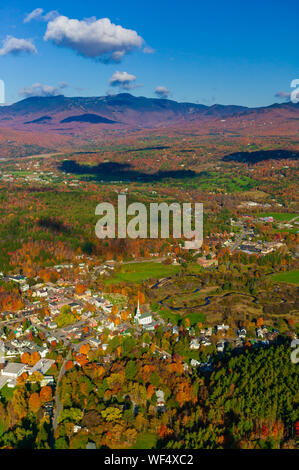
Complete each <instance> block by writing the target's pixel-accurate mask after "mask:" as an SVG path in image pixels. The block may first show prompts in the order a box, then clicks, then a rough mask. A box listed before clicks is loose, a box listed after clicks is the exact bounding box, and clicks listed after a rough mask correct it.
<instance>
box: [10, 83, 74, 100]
mask: <svg viewBox="0 0 299 470" xmlns="http://www.w3.org/2000/svg"><path fill="white" fill-rule="evenodd" d="M67 86H68V84H67V83H64V82H63V83H59V84H58V85H57V86H56V87H55V86H51V85H42V84H41V83H34V84H33V85H31V86H30V87H27V88H23V89H22V90H20V91H19V95H20V96H23V97H24V98H30V97H31V96H57V95H61V91H62V90H63V89H64V88H66V87H67Z"/></svg>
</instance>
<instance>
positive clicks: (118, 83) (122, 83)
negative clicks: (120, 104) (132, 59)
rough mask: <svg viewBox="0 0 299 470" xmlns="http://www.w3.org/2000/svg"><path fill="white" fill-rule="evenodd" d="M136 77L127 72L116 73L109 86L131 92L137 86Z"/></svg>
mask: <svg viewBox="0 0 299 470" xmlns="http://www.w3.org/2000/svg"><path fill="white" fill-rule="evenodd" d="M135 80H136V77H135V75H132V74H130V73H127V72H114V74H113V75H112V77H111V78H110V80H109V85H110V86H113V87H118V88H122V89H123V90H131V89H132V88H135V87H136V86H137V85H136V84H134V83H133V82H135Z"/></svg>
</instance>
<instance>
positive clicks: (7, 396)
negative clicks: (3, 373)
mask: <svg viewBox="0 0 299 470" xmlns="http://www.w3.org/2000/svg"><path fill="white" fill-rule="evenodd" d="M13 392H14V389H13V388H10V387H8V386H7V385H4V387H2V388H1V390H0V396H1V397H2V398H4V400H5V401H6V402H8V401H10V400H11V399H12V396H13Z"/></svg>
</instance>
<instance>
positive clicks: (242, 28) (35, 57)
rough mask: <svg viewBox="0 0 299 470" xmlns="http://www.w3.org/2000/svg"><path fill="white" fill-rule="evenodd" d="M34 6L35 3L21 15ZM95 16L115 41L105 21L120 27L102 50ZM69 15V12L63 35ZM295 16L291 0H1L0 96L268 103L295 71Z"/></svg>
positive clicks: (298, 71)
mask: <svg viewBox="0 0 299 470" xmlns="http://www.w3.org/2000/svg"><path fill="white" fill-rule="evenodd" d="M37 8H39V9H43V12H42V13H40V14H39V15H38V14H37V13H36V17H35V18H33V19H31V20H30V21H27V22H25V23H24V19H25V17H26V15H28V14H29V13H31V12H32V11H34V10H36V9H37ZM55 10H56V13H51V14H50V15H48V13H49V12H53V11H55ZM47 15H48V16H47ZM59 15H61V16H63V17H65V19H64V20H63V21H61V22H59V21H60V20H59ZM33 16H34V15H33ZM87 18H89V20H87V21H85V20H86V19H87ZM102 18H109V20H110V22H111V23H112V25H111V24H110V23H109V24H108V29H109V32H111V33H112V36H113V35H114V34H116V36H115V38H116V43H117V41H118V39H117V37H118V36H117V34H118V33H116V29H115V26H114V25H120V27H121V40H120V43H119V44H118V43H117V44H116V45H115V38H114V37H113V38H112V39H111V44H114V45H113V46H111V50H110V49H109V47H110V46H109V44H108V45H107V43H106V44H105V45H104V46H103V42H101V41H102V39H101V38H97V31H99V29H98V28H100V27H101V26H100V23H96V21H98V20H101V19H102ZM70 19H76V20H78V22H77V23H76V24H75V26H74V28H77V30H78V31H77V30H75V29H74V31H73V32H72V37H70V33H69V27H70V24H71V23H70ZM58 20H59V21H58ZM51 22H52V23H53V24H52V25H50V23H51ZM298 24H299V3H298V1H297V0H296V1H295V0H294V1H293V0H286V1H280V0H269V1H268V0H259V1H257V0H251V1H250V2H249V1H245V0H243V1H240V0H239V1H234V0H228V1H224V0H214V1H213V2H206V1H202V0H185V1H178V0H172V1H171V0H160V1H156V0H151V1H150V2H148V1H147V2H145V1H141V0H139V1H135V0H127V1H125V2H124V1H119V0H114V1H110V2H101V1H93V0H89V1H88V0H87V1H85V2H80V3H79V2H75V1H69V0H60V1H59V2H58V1H27V0H26V1H24V0H23V1H20V0H11V1H10V3H9V5H7V6H5V7H3V8H0V41H1V46H0V47H1V49H0V78H1V79H3V80H4V81H5V85H6V102H7V103H11V102H14V101H18V100H20V99H22V98H23V97H25V96H29V95H30V94H32V93H34V92H35V91H36V92H37V93H41V94H51V93H63V94H65V95H67V96H101V95H105V94H106V93H107V92H113V93H117V92H123V91H129V92H130V93H132V94H134V95H136V96H147V97H154V96H165V97H166V96H168V97H169V98H171V99H175V100H177V101H189V102H199V103H204V104H209V105H210V104H213V103H221V104H241V105H246V106H263V105H269V104H272V103H273V102H277V101H278V102H282V101H283V98H282V97H281V98H278V97H276V96H275V95H276V94H277V93H278V92H285V93H288V92H290V91H291V89H290V82H291V80H293V79H296V78H299V64H298V59H299V57H298V39H299V28H298ZM47 28H48V29H49V28H51V31H49V33H48V39H47V40H45V39H44V36H45V34H46V31H47ZM127 30H131V32H128V31H127ZM134 32H136V33H134ZM89 34H92V35H93V39H92V40H90V38H89ZM82 35H83V36H82ZM74 38H75V39H74ZM20 39H22V40H24V41H25V42H24V41H23V42H22V43H20V42H18V41H17V42H16V40H20ZM5 41H6V42H5ZM80 41H81V43H80ZM30 44H31V46H30ZM57 44H58V45H57ZM105 47H106V49H105ZM17 49H18V50H19V53H16V51H17ZM152 49H153V50H154V51H152ZM82 51H83V52H82ZM103 51H104V52H103ZM78 52H79V54H78ZM146 52H152V53H146ZM82 54H83V55H82ZM105 62H106V63H105ZM116 72H120V74H118V75H117V74H116ZM124 72H126V74H124ZM112 77H114V78H112ZM111 78H112V80H111ZM109 81H110V85H109ZM34 84H35V85H36V84H38V85H36V86H35V87H33V88H32V85H34ZM112 85H114V86H112ZM157 87H160V88H158V89H157ZM155 90H156V91H157V92H156V93H155Z"/></svg>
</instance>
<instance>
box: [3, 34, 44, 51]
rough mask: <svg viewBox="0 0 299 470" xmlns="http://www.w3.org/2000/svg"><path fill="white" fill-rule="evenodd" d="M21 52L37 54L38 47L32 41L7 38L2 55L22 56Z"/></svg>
mask: <svg viewBox="0 0 299 470" xmlns="http://www.w3.org/2000/svg"><path fill="white" fill-rule="evenodd" d="M21 52H28V53H29V54H37V50H36V47H35V45H34V44H33V42H32V41H31V40H30V39H18V38H15V37H13V36H6V38H5V39H4V41H3V45H2V47H1V48H0V55H7V54H20V53H21Z"/></svg>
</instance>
